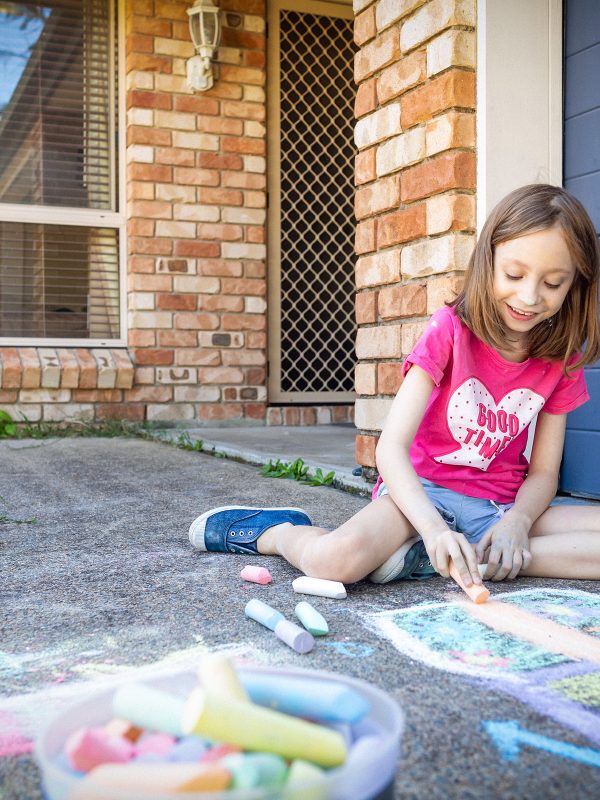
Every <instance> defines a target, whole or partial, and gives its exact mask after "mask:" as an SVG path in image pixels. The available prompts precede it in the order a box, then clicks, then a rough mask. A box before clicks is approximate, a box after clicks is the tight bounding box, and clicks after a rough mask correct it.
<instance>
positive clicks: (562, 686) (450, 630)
mask: <svg viewBox="0 0 600 800" xmlns="http://www.w3.org/2000/svg"><path fill="white" fill-rule="evenodd" d="M498 600H500V601H501V602H502V604H503V605H510V604H513V605H515V606H517V607H519V608H520V609H522V610H523V611H526V612H527V613H529V614H531V615H532V624H535V618H536V617H537V618H539V619H540V623H541V624H543V620H550V621H552V622H554V623H557V624H559V625H561V626H563V627H565V628H567V629H568V628H572V629H574V630H577V631H578V632H579V633H580V634H582V635H585V636H589V637H590V643H594V644H595V639H596V638H597V637H598V636H600V596H598V595H593V594H590V593H589V592H582V591H579V590H574V589H525V590H520V591H516V592H506V593H504V594H502V595H501V596H500V597H499V598H498ZM368 620H369V622H370V623H371V624H372V625H373V627H374V628H375V629H376V630H377V632H378V633H381V634H383V635H384V636H386V637H387V638H389V639H390V640H391V641H392V643H393V644H394V645H395V647H396V648H397V649H398V650H400V651H401V652H402V653H404V654H406V655H408V656H410V657H411V658H414V659H415V660H418V661H421V662H423V663H425V664H428V665H429V666H432V667H435V668H436V669H441V670H444V671H446V672H452V673H455V674H459V675H463V676H464V677H465V678H467V679H469V680H473V681H476V682H477V683H479V684H480V685H484V686H485V687H487V688H489V689H491V690H495V691H502V692H505V693H506V694H509V695H510V696H512V697H514V698H516V699H517V700H519V701H520V702H522V703H526V704H527V705H529V706H530V707H532V708H534V709H535V710H536V711H537V712H539V713H541V714H544V715H545V716H547V717H549V718H550V719H553V720H555V721H556V722H558V723H560V724H562V725H564V726H565V727H568V728H571V729H572V730H574V731H576V732H577V733H579V734H581V735H583V736H586V737H587V738H588V739H589V740H590V741H591V742H592V743H593V744H594V745H597V746H600V664H599V663H598V661H597V660H596V661H593V660H592V659H591V657H590V659H589V660H586V658H585V657H583V658H581V659H575V658H571V657H570V656H567V655H563V654H560V653H554V652H550V651H547V650H546V649H545V648H544V647H543V646H541V645H537V644H534V643H532V642H528V641H525V640H524V639H521V638H519V636H517V635H516V634H511V633H505V632H500V631H496V630H493V629H491V628H489V627H488V626H486V625H485V624H484V623H482V622H479V620H477V619H474V618H473V617H472V616H471V615H470V614H469V606H468V605H465V602H464V601H463V602H458V603H454V602H444V603H422V604H420V605H417V606H412V607H410V608H404V609H397V610H392V611H383V612H380V613H378V614H372V615H369V616H368Z"/></svg>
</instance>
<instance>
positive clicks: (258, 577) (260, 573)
mask: <svg viewBox="0 0 600 800" xmlns="http://www.w3.org/2000/svg"><path fill="white" fill-rule="evenodd" d="M240 578H243V579H244V580H245V581H252V583H261V584H262V585H263V586H264V585H265V584H266V583H271V581H272V580H273V578H272V577H271V573H270V572H269V570H268V569H267V568H266V567H251V566H247V567H244V569H243V570H242V571H241V572H240Z"/></svg>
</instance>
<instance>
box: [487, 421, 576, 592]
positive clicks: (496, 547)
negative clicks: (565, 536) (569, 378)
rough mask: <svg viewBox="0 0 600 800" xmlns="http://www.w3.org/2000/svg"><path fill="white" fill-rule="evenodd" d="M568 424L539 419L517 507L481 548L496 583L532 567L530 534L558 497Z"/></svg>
mask: <svg viewBox="0 0 600 800" xmlns="http://www.w3.org/2000/svg"><path fill="white" fill-rule="evenodd" d="M566 424H567V415H566V414H546V413H544V412H543V411H542V412H541V413H540V414H539V416H538V420H537V425H536V428H535V435H534V438H533V448H532V451H531V459H530V461H529V468H528V470H527V477H526V478H525V480H524V481H523V483H522V485H521V488H520V489H519V491H518V492H517V497H516V500H515V504H514V506H513V507H512V508H511V509H510V510H509V511H507V512H506V514H505V515H504V516H503V517H502V519H501V520H500V521H499V522H497V523H496V524H495V525H494V526H492V527H491V528H490V529H489V531H488V532H487V533H486V534H485V536H484V537H483V538H482V539H481V541H480V542H479V544H478V545H477V554H478V557H479V558H480V560H482V561H483V560H487V562H488V565H489V566H488V569H487V572H486V576H489V577H490V578H492V580H495V581H501V580H503V579H504V578H508V579H509V580H512V579H513V578H516V577H517V575H518V574H519V572H520V571H521V569H526V568H527V567H528V566H529V563H530V561H531V553H530V552H529V549H528V547H529V531H530V530H531V528H532V526H533V523H534V522H535V521H536V519H537V518H538V517H539V516H540V514H543V512H544V511H545V510H546V509H547V508H548V506H549V505H550V502H551V501H552V499H553V498H554V495H555V494H556V490H557V488H558V470H559V468H560V461H561V458H562V452H563V446H564V441H565V427H566ZM488 548H489V554H488V557H487V559H485V558H484V552H485V551H486V550H487V549H488Z"/></svg>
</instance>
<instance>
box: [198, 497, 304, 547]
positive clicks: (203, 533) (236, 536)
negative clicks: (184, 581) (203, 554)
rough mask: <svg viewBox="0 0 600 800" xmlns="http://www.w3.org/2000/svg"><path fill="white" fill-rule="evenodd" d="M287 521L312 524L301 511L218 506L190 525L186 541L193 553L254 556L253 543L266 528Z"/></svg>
mask: <svg viewBox="0 0 600 800" xmlns="http://www.w3.org/2000/svg"><path fill="white" fill-rule="evenodd" d="M282 522H291V523H292V525H312V523H311V521H310V518H309V517H308V515H307V514H306V513H305V512H304V511H302V509H301V508H248V507H247V506H222V507H221V508H213V509H211V510H210V511H206V512H205V513H204V514H200V516H199V517H198V518H197V519H195V520H194V521H193V522H192V524H191V525H190V534H189V535H190V542H191V543H192V547H195V548H196V549H197V550H205V551H209V552H211V553H247V554H250V555H257V554H258V550H257V548H256V541H257V539H258V537H259V536H260V535H261V534H262V533H264V532H265V531H266V530H267V528H272V527H273V525H280V524H281V523H282Z"/></svg>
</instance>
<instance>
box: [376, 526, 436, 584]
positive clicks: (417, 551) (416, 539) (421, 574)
mask: <svg viewBox="0 0 600 800" xmlns="http://www.w3.org/2000/svg"><path fill="white" fill-rule="evenodd" d="M434 575H437V572H436V571H435V569H434V568H433V567H432V566H431V561H430V560H429V556H428V555H427V550H426V549H425V545H424V543H423V540H422V539H421V537H420V536H413V537H411V538H410V539H407V540H406V541H405V542H404V544H402V545H400V547H399V548H398V549H397V550H396V552H395V553H392V555H391V556H390V557H389V558H388V559H387V561H384V562H383V564H382V565H381V566H380V567H377V569H376V570H373V572H371V573H370V574H369V575H367V580H370V581H371V583H389V582H390V581H398V580H411V581H423V580H426V579H427V578H433V576H434Z"/></svg>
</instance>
